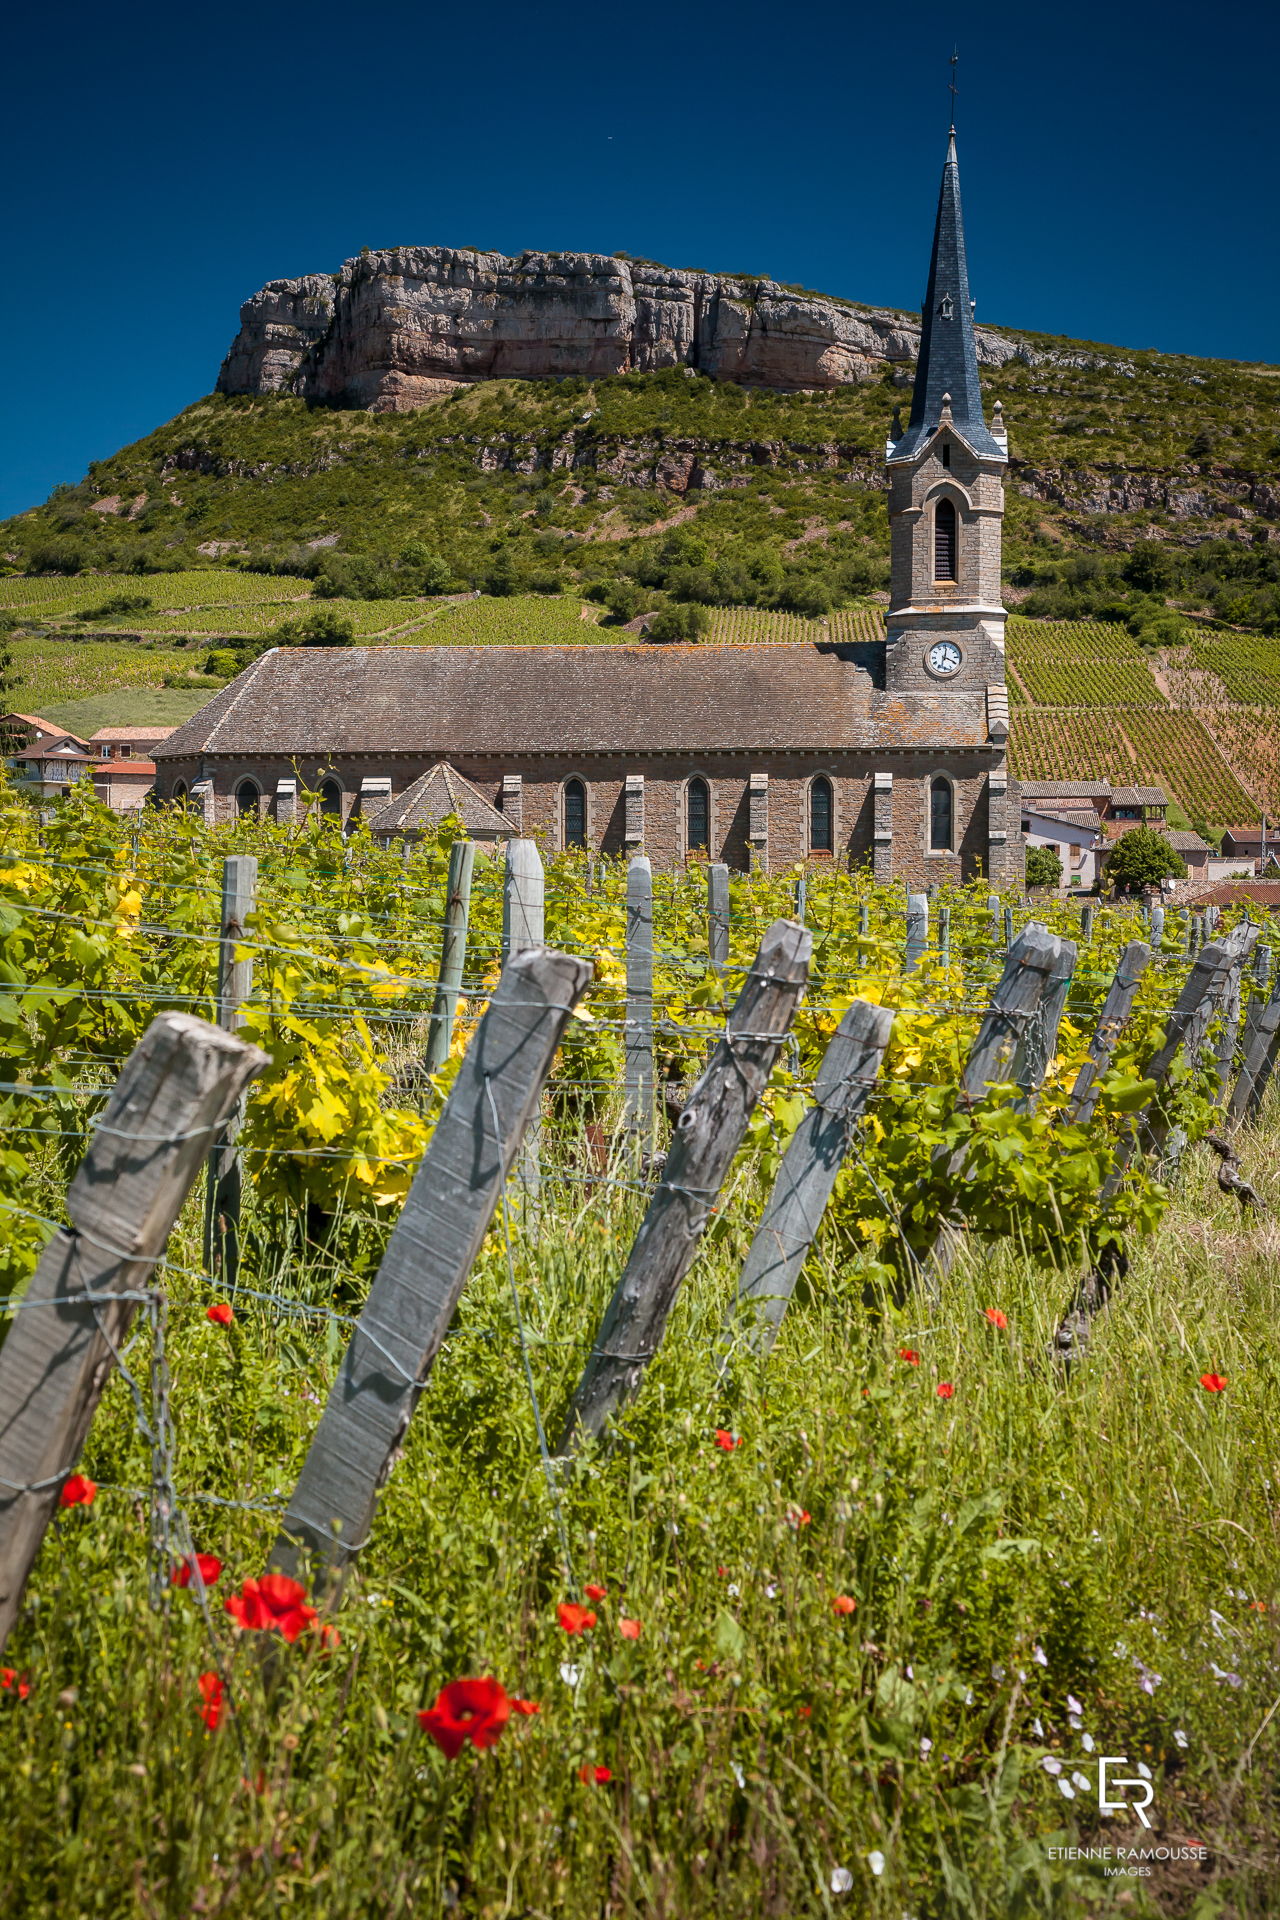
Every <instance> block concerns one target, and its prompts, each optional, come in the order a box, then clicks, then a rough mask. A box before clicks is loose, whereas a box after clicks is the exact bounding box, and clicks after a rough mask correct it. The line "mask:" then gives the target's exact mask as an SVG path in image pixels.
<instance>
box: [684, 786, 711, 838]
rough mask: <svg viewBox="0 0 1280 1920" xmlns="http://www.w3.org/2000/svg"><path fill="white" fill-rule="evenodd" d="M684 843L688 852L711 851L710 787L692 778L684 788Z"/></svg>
mask: <svg viewBox="0 0 1280 1920" xmlns="http://www.w3.org/2000/svg"><path fill="white" fill-rule="evenodd" d="M684 809H685V844H686V846H687V847H688V850H689V852H690V853H710V851H711V789H710V788H709V787H708V785H707V783H706V781H705V780H703V779H701V778H696V779H693V780H691V781H690V782H689V784H688V786H687V787H686V788H685V790H684Z"/></svg>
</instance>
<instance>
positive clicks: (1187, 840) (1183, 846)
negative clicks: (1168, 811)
mask: <svg viewBox="0 0 1280 1920" xmlns="http://www.w3.org/2000/svg"><path fill="white" fill-rule="evenodd" d="M1160 837H1161V839H1162V840H1167V841H1168V842H1169V845H1170V846H1171V847H1172V848H1173V850H1174V852H1175V853H1212V851H1213V849H1212V847H1211V846H1210V845H1209V842H1208V841H1207V840H1202V839H1201V838H1200V835H1199V834H1198V833H1187V832H1184V831H1183V830H1182V829H1181V828H1180V827H1165V828H1164V829H1163V830H1162V831H1161V834H1160Z"/></svg>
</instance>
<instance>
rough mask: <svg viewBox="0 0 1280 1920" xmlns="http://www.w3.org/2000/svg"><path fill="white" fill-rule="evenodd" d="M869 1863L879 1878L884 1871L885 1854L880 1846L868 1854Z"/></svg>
mask: <svg viewBox="0 0 1280 1920" xmlns="http://www.w3.org/2000/svg"><path fill="white" fill-rule="evenodd" d="M867 1865H868V1866H869V1867H870V1869H871V1871H872V1873H874V1874H875V1876H876V1879H877V1880H878V1879H879V1878H880V1875H881V1874H882V1873H883V1872H884V1855H883V1854H882V1853H881V1852H880V1850H879V1848H877V1849H876V1850H875V1852H874V1853H869V1854H868V1855H867Z"/></svg>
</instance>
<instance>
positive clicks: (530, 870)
mask: <svg viewBox="0 0 1280 1920" xmlns="http://www.w3.org/2000/svg"><path fill="white" fill-rule="evenodd" d="M546 884H547V883H546V875H545V873H544V872H543V867H542V857H541V855H540V854H539V852H538V846H537V842H536V841H534V840H508V842H507V869H506V877H505V879H504V882H503V888H502V963H503V965H504V966H505V965H506V963H507V961H508V960H513V959H514V958H515V956H516V955H517V954H518V953H527V952H528V951H529V950H530V948H534V947H541V945H542V942H543V934H544V929H545V924H546ZM519 1176H520V1185H521V1187H522V1188H523V1189H524V1197H525V1199H526V1200H530V1201H536V1200H537V1198H538V1196H539V1194H540V1193H541V1190H542V1121H541V1118H540V1116H535V1117H534V1119H533V1121H532V1123H531V1125H530V1126H529V1128H528V1129H527V1131H526V1133H525V1136H524V1139H523V1141H522V1143H521V1147H520V1166H519Z"/></svg>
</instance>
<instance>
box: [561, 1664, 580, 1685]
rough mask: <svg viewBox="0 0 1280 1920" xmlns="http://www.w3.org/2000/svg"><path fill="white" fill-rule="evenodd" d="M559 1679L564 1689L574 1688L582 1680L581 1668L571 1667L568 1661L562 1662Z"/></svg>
mask: <svg viewBox="0 0 1280 1920" xmlns="http://www.w3.org/2000/svg"><path fill="white" fill-rule="evenodd" d="M560 1678H561V1679H562V1680H563V1681H564V1683H565V1685H566V1687H576V1686H577V1684H578V1682H579V1680H580V1679H581V1678H582V1668H581V1667H575V1666H573V1665H572V1664H571V1662H570V1661H568V1660H565V1661H562V1662H561V1666H560Z"/></svg>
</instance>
